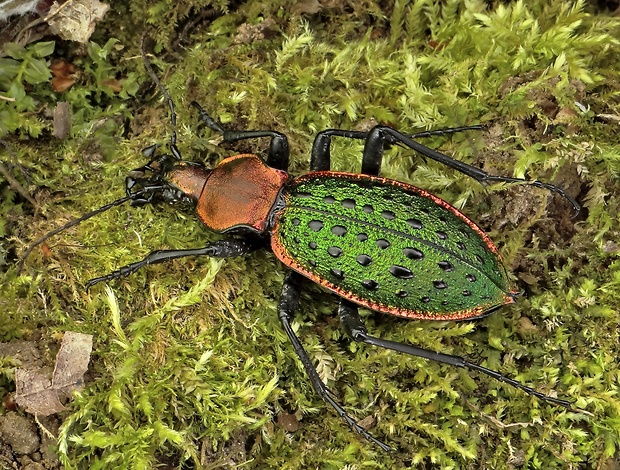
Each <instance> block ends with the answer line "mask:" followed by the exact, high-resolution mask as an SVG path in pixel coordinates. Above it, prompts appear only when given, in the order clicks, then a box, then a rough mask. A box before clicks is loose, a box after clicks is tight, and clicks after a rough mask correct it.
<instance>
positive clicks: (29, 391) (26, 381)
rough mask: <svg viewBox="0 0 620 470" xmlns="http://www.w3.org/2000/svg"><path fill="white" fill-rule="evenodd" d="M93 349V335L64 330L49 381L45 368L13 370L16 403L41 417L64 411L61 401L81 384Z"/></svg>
mask: <svg viewBox="0 0 620 470" xmlns="http://www.w3.org/2000/svg"><path fill="white" fill-rule="evenodd" d="M92 348H93V337H92V335H86V334H82V333H74V332H71V331H68V332H66V333H65V335H64V337H63V339H62V344H61V345H60V350H59V351H58V355H57V356H56V366H55V368H54V374H53V379H52V380H51V381H50V379H49V374H47V373H45V370H44V369H36V370H28V369H17V370H16V371H15V383H16V391H15V401H16V402H17V404H18V405H20V406H23V407H24V408H25V409H26V411H27V412H29V413H33V414H39V415H43V416H47V415H51V414H54V413H58V412H60V411H63V410H64V409H65V407H64V405H63V404H62V401H61V400H62V399H64V398H65V397H66V396H68V394H70V393H71V392H73V391H74V390H77V389H79V388H81V387H82V386H83V385H84V378H83V376H84V373H85V372H86V371H87V370H88V362H89V361H90V353H91V351H92Z"/></svg>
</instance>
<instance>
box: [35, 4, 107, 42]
mask: <svg viewBox="0 0 620 470" xmlns="http://www.w3.org/2000/svg"><path fill="white" fill-rule="evenodd" d="M109 9H110V5H108V4H106V3H101V2H100V1H98V0H69V1H67V2H65V3H63V4H62V5H60V4H58V3H54V5H52V7H51V8H50V12H49V15H47V17H46V18H45V21H47V22H48V24H49V25H50V29H51V31H52V32H53V33H54V34H58V35H59V36H60V37H61V38H63V39H68V40H70V41H77V42H81V43H86V42H88V39H89V38H90V36H91V34H93V32H94V31H95V23H96V22H97V21H98V20H100V19H102V18H103V16H104V15H105V14H106V12H107V11H108V10H109Z"/></svg>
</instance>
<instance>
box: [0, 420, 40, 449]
mask: <svg viewBox="0 0 620 470" xmlns="http://www.w3.org/2000/svg"><path fill="white" fill-rule="evenodd" d="M0 434H1V435H2V440H3V441H4V442H6V443H7V444H9V445H10V446H11V449H13V452H15V453H16V454H31V453H33V452H34V451H35V450H37V449H38V448H39V443H40V442H39V435H38V434H37V430H36V428H35V426H34V423H33V422H32V421H30V420H28V419H27V418H24V417H23V416H20V415H18V414H17V413H15V412H10V413H7V414H6V415H5V416H1V417H0Z"/></svg>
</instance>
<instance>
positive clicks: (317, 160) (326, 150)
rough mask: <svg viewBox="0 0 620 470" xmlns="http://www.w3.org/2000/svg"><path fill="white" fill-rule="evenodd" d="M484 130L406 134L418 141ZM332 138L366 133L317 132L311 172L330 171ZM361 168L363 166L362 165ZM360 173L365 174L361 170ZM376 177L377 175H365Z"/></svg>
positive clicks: (359, 136) (471, 128)
mask: <svg viewBox="0 0 620 470" xmlns="http://www.w3.org/2000/svg"><path fill="white" fill-rule="evenodd" d="M482 129H484V127H483V126H481V125H478V124H476V125H473V126H460V127H446V128H444V129H436V130H433V131H422V132H417V133H415V134H407V136H408V137H409V138H410V139H419V138H423V137H432V136H435V135H447V134H456V133H457V132H464V131H474V130H475V131H479V130H482ZM332 137H344V138H347V139H359V140H365V139H366V138H367V137H368V132H364V131H348V130H345V129H326V130H324V131H321V132H319V133H318V134H317V135H316V137H315V139H314V143H313V144H312V153H311V155H310V169H311V170H312V171H327V170H329V169H330V166H331V164H330V160H331V153H330V147H331V138H332ZM379 166H381V158H380V157H379ZM362 167H364V165H363V164H362ZM362 173H366V172H364V171H363V170H362ZM367 174H373V175H377V174H378V172H377V173H367Z"/></svg>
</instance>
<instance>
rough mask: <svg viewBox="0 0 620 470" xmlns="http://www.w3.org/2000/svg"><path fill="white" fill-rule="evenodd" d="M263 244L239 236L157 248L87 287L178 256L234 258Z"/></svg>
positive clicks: (89, 282)
mask: <svg viewBox="0 0 620 470" xmlns="http://www.w3.org/2000/svg"><path fill="white" fill-rule="evenodd" d="M261 246H262V245H261V244H260V243H257V242H256V241H250V240H241V239H237V238H229V239H227V240H219V241H216V242H214V243H211V244H210V245H207V246H205V247H202V248H193V249H189V250H157V251H153V252H151V253H150V254H149V255H148V256H147V257H146V258H144V259H143V260H141V261H138V262H136V263H132V264H128V265H127V266H123V267H122V268H120V269H117V270H116V271H112V272H111V273H109V274H106V275H105V276H101V277H96V278H94V279H91V280H90V281H88V282H87V283H86V289H90V288H91V287H92V286H94V285H95V284H98V283H99V282H102V281H111V280H113V279H120V278H122V277H125V276H129V275H130V274H133V273H135V272H136V271H137V270H138V269H140V268H143V267H144V266H149V265H151V264H157V263H163V262H164V261H168V260H171V259H176V258H184V257H186V256H211V257H213V258H232V257H235V256H243V255H245V254H248V253H251V252H252V251H254V250H257V249H258V248H260V247H261Z"/></svg>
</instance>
